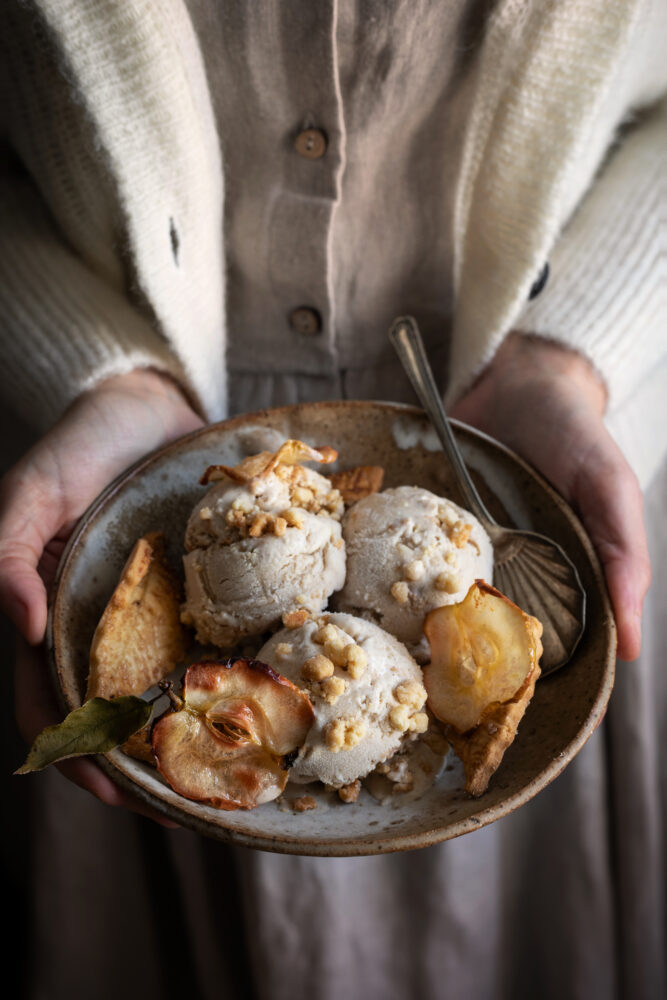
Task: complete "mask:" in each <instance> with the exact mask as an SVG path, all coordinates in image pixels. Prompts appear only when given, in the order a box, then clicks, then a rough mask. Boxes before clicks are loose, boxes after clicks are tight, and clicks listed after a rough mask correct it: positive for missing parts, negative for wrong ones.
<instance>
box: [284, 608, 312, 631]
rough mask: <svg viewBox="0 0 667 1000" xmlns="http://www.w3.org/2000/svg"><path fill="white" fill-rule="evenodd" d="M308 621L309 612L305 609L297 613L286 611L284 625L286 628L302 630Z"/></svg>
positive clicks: (300, 609)
mask: <svg viewBox="0 0 667 1000" xmlns="http://www.w3.org/2000/svg"><path fill="white" fill-rule="evenodd" d="M307 621H308V612H307V611H306V609H305V608H299V609H298V610H296V611H286V612H285V614H284V615H283V625H284V626H285V628H301V626H302V625H305V624H306V622H307Z"/></svg>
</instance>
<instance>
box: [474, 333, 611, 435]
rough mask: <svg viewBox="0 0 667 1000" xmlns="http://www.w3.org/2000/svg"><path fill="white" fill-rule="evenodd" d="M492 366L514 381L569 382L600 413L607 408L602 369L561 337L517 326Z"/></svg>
mask: <svg viewBox="0 0 667 1000" xmlns="http://www.w3.org/2000/svg"><path fill="white" fill-rule="evenodd" d="M491 369H497V370H499V371H502V372H504V374H505V375H506V376H507V377H509V378H510V379H512V380H513V381H519V380H530V381H532V382H534V383H538V384H539V383H543V384H544V385H547V384H553V383H557V382H560V383H564V384H565V383H566V384H567V386H568V389H569V390H570V391H572V390H575V391H576V392H578V393H579V394H580V396H581V398H582V401H586V402H587V403H588V404H589V406H590V407H591V408H592V409H593V410H594V411H595V412H596V413H597V415H598V416H602V415H603V414H604V412H605V409H606V406H607V389H606V386H605V384H604V382H603V380H602V378H601V377H600V375H599V373H598V372H597V371H596V369H595V368H594V366H593V365H592V363H591V362H590V361H589V360H588V358H586V357H585V356H584V355H583V354H579V353H578V352H577V351H573V350H572V349H571V348H569V347H565V346H564V345H563V344H560V343H559V342H558V341H555V340H549V339H547V338H545V337H541V336H537V335H535V334H531V333H525V332H523V331H519V330H514V331H512V332H511V333H510V334H508V336H507V337H506V338H505V340H504V341H503V343H502V344H501V346H500V348H499V349H498V352H497V353H496V356H495V357H494V359H493V361H492V362H491V365H490V366H489V369H488V370H491Z"/></svg>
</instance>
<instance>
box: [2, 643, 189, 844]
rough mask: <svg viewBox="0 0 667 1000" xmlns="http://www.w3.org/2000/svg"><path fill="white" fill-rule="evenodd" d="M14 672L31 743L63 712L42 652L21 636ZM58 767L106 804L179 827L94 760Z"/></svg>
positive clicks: (23, 730) (22, 724)
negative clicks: (125, 789) (57, 701)
mask: <svg viewBox="0 0 667 1000" xmlns="http://www.w3.org/2000/svg"><path fill="white" fill-rule="evenodd" d="M15 673H16V680H15V701H16V720H17V724H18V728H19V732H20V734H21V736H22V737H23V738H24V740H25V741H26V743H29V744H30V743H32V742H33V740H34V739H35V737H36V736H37V734H38V733H40V732H41V731H42V729H45V728H46V726H54V725H56V724H57V723H58V722H60V721H61V720H62V717H63V713H62V712H61V711H60V710H59V708H58V705H57V703H56V699H55V696H54V694H53V690H52V687H51V684H50V683H49V677H48V668H47V665H46V662H45V658H44V656H43V653H42V650H40V649H35V648H34V647H31V646H28V645H27V643H26V642H24V641H23V640H22V639H21V638H20V637H19V639H18V642H17V653H16V670H15ZM57 767H58V770H59V771H60V772H61V773H62V774H64V775H65V777H66V778H68V779H69V780H70V781H72V782H74V784H75V785H78V786H79V788H83V789H84V791H87V792H90V793H91V795H94V796H95V798H96V799H99V801H100V802H104V803H105V804H106V805H109V806H124V807H125V808H127V809H131V810H132V811H133V812H137V813H140V814H141V815H142V816H147V817H148V818H149V819H153V820H155V821H156V822H157V823H160V824H161V825H162V826H166V827H168V828H170V829H174V828H177V827H178V824H177V823H173V822H172V821H171V820H168V819H165V818H164V817H162V816H161V815H160V814H159V813H157V812H155V811H154V810H152V809H151V808H150V807H149V806H146V805H144V803H143V802H141V801H140V800H139V799H137V798H135V797H134V796H132V795H130V794H129V793H127V792H125V791H124V790H122V789H120V788H118V786H117V785H115V784H114V783H113V781H111V779H110V778H109V777H107V775H106V774H105V773H104V772H103V771H102V770H101V769H100V768H99V767H98V766H97V764H96V763H95V762H94V760H93V759H90V758H88V759H83V758H72V759H70V760H65V761H62V762H61V763H60V764H58V765H57Z"/></svg>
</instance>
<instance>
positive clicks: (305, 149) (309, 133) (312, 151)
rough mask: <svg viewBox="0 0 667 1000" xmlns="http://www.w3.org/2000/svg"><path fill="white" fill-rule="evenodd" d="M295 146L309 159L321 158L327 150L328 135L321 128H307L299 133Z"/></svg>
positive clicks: (300, 154) (301, 154) (299, 152)
mask: <svg viewBox="0 0 667 1000" xmlns="http://www.w3.org/2000/svg"><path fill="white" fill-rule="evenodd" d="M294 148H295V149H296V151H297V153H298V154H299V156H305V157H306V159H307V160H319V158H320V157H321V156H324V154H325V153H326V151H327V137H326V135H325V134H324V132H322V131H321V130H320V129H319V128H307V129H305V131H303V132H299V134H298V135H297V137H296V139H295V141H294Z"/></svg>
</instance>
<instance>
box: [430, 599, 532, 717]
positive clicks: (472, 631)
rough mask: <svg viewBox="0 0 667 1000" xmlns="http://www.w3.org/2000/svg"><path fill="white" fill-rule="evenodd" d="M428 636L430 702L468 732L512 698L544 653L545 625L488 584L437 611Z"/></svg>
mask: <svg viewBox="0 0 667 1000" xmlns="http://www.w3.org/2000/svg"><path fill="white" fill-rule="evenodd" d="M424 632H425V634H426V638H427V639H428V641H429V645H430V647H431V662H430V663H429V664H428V665H427V666H426V667H425V668H424V686H425V687H426V690H427V692H428V704H429V708H430V709H431V711H432V712H433V713H434V715H436V716H437V718H438V719H440V721H441V722H444V723H446V724H447V725H450V726H453V727H454V729H455V730H456V731H457V732H459V733H465V732H467V731H468V730H469V729H472V728H473V727H474V726H477V725H478V724H479V722H480V720H481V719H482V717H483V715H484V713H485V712H486V711H487V710H488V709H489V708H490V707H491V706H493V705H496V704H498V703H503V702H506V701H508V700H509V699H510V698H512V697H513V696H514V695H515V694H516V693H517V692H518V691H519V690H520V688H521V687H522V685H523V684H524V682H525V681H526V678H527V677H528V675H529V673H530V671H531V670H532V668H533V667H534V666H535V665H536V664H537V662H538V661H539V658H540V655H541V653H542V644H541V642H540V635H541V634H542V626H541V625H540V623H539V622H538V621H537V619H535V618H532V617H531V616H530V615H527V614H525V613H524V612H523V611H522V610H521V608H518V607H517V606H516V604H513V603H512V601H510V600H509V599H508V598H507V597H505V596H504V595H503V594H501V593H500V591H498V590H496V589H495V587H491V586H489V584H487V583H484V581H483V580H476V581H475V583H474V584H473V586H472V587H471V588H470V590H469V591H468V593H467V595H466V597H465V600H463V601H462V602H461V603H460V604H450V605H445V606H444V607H440V608H436V609H435V610H434V611H431V613H430V614H429V615H428V616H427V618H426V622H425V624H424Z"/></svg>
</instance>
